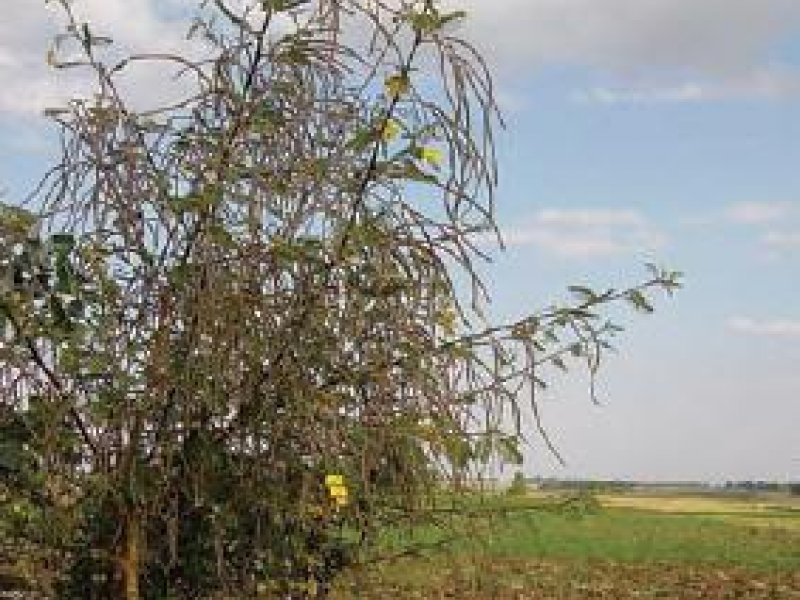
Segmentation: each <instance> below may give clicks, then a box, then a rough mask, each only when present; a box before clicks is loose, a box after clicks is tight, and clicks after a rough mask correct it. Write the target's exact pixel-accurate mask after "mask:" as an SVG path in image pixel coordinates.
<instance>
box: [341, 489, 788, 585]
mask: <svg viewBox="0 0 800 600" xmlns="http://www.w3.org/2000/svg"><path fill="white" fill-rule="evenodd" d="M600 499H601V501H602V503H603V504H604V505H605V506H604V507H602V508H600V509H597V510H589V511H588V512H582V513H581V512H577V511H575V510H566V511H564V510H558V509H556V508H554V504H556V503H555V502H553V501H552V500H548V499H543V498H541V497H526V498H522V499H513V500H508V501H506V500H504V501H502V502H501V503H500V504H499V505H500V506H504V507H505V508H512V509H515V510H514V511H513V512H511V513H510V514H509V516H508V517H507V518H504V519H498V520H495V521H493V522H492V523H491V524H490V525H489V526H488V527H487V528H486V529H485V530H484V531H483V534H481V533H480V532H476V533H475V534H474V535H472V536H469V535H468V536H466V537H465V538H462V539H459V540H458V541H457V542H455V543H453V544H451V545H450V546H449V547H447V548H446V549H437V550H432V551H428V552H425V553H423V554H422V555H419V556H414V557H408V558H403V559H402V560H399V561H392V562H389V563H385V564H382V565H379V566H373V567H371V568H370V569H368V570H365V572H363V573H360V574H359V573H355V574H350V575H349V576H348V577H346V578H345V579H344V580H343V581H342V582H341V585H340V587H339V590H338V594H337V595H336V597H337V598H470V599H476V598H495V599H498V600H499V599H506V598H508V599H510V598H514V599H523V598H542V599H545V598H553V599H555V598H576V599H577V598H787V599H788V598H800V512H798V511H797V510H796V508H795V507H794V506H793V505H791V504H789V503H788V501H787V503H780V502H779V503H777V504H776V503H775V502H774V501H771V503H770V504H765V503H764V502H755V501H754V502H743V501H741V500H738V499H735V500H734V499H730V500H729V499H714V500H713V506H712V503H711V502H707V501H706V500H705V499H692V498H681V501H680V503H678V504H676V503H675V502H672V500H674V499H673V498H667V499H665V500H664V501H659V500H658V498H654V497H651V498H636V497H616V496H615V497H601V498H600ZM440 534H441V532H438V531H436V530H434V529H431V528H427V529H425V530H423V531H418V532H416V535H415V538H414V542H416V543H423V544H424V543H427V542H434V541H436V540H437V538H438V537H440ZM403 543H407V542H401V538H400V537H399V536H393V535H389V536H387V545H388V546H394V547H395V548H399V547H400V546H401V545H402V544H403Z"/></svg>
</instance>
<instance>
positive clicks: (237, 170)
mask: <svg viewBox="0 0 800 600" xmlns="http://www.w3.org/2000/svg"><path fill="white" fill-rule="evenodd" d="M57 4H59V5H60V6H61V8H62V10H63V13H64V15H65V16H66V19H67V29H66V31H65V33H64V34H63V35H62V36H60V37H59V38H58V44H57V45H56V46H54V48H53V49H52V50H51V51H50V53H49V54H48V60H49V61H50V63H51V64H52V65H53V66H54V67H56V68H79V69H86V70H88V71H89V72H91V73H93V75H94V77H95V78H96V86H95V90H94V91H95V92H96V93H95V95H94V96H93V97H91V99H86V98H84V99H74V100H72V101H71V102H69V104H68V105H66V106H65V107H62V108H57V109H51V110H49V111H48V115H49V116H50V117H51V118H52V119H53V120H54V121H55V123H56V124H57V125H58V127H59V130H60V135H61V139H62V148H63V155H62V157H61V159H60V161H59V162H58V164H56V165H55V166H54V167H53V168H52V169H51V170H50V171H48V173H47V174H46V176H45V177H44V179H43V180H42V182H41V183H40V184H39V185H38V186H37V187H36V189H35V190H34V192H33V193H32V195H31V198H30V200H29V203H28V205H27V206H28V207H29V210H30V211H31V213H23V212H21V211H14V210H12V209H10V208H9V209H8V211H9V212H8V215H6V216H4V221H3V222H4V223H5V225H4V228H3V229H2V238H1V239H0V249H2V256H3V259H4V262H3V272H2V275H3V277H4V278H5V280H6V281H7V285H6V286H5V287H4V288H3V291H2V297H1V298H0V313H2V315H3V327H4V331H5V338H4V342H3V346H2V353H1V354H0V378H2V379H3V382H4V386H3V391H2V392H0V401H2V427H4V428H12V427H13V428H16V430H17V431H19V435H18V439H19V440H20V442H19V443H17V444H16V445H15V446H14V448H13V452H11V451H8V452H6V450H5V447H4V450H3V452H4V454H3V460H4V461H5V463H8V465H7V466H8V469H7V472H9V473H13V474H14V477H11V476H8V477H6V476H5V475H4V481H5V482H6V484H7V485H8V486H11V487H13V489H14V490H15V493H16V494H18V495H20V496H22V497H25V498H27V499H28V500H27V501H28V502H29V510H30V519H31V520H32V521H36V522H39V523H46V524H47V526H46V527H45V526H40V527H36V528H34V533H33V534H30V535H31V536H32V537H33V538H35V539H34V540H33V541H34V542H35V543H36V544H38V545H39V546H41V547H43V548H47V549H49V550H51V551H54V552H57V553H59V556H61V557H62V561H63V564H64V565H66V566H67V568H65V569H64V572H63V573H61V575H62V577H61V583H60V585H61V587H60V588H59V590H60V591H59V593H60V594H61V595H63V596H65V597H82V598H93V597H125V598H127V599H129V600H133V599H135V598H139V597H145V598H164V597H187V598H189V597H191V598H196V597H207V596H212V595H213V594H214V593H217V592H219V593H227V594H235V595H237V597H241V596H248V597H249V596H256V595H259V594H271V593H274V594H277V595H279V596H280V597H287V596H289V597H309V596H317V595H322V594H324V591H325V588H326V586H327V584H328V583H329V582H330V581H331V580H332V578H333V577H334V576H335V575H336V573H337V572H338V571H339V570H341V569H342V568H343V567H344V566H345V565H346V564H347V563H348V562H350V561H352V560H354V559H356V558H357V556H358V553H359V552H361V551H364V550H365V549H369V548H371V547H373V546H374V544H375V542H376V539H377V538H376V534H377V532H379V531H381V530H382V529H383V528H385V527H391V526H396V525H399V524H403V523H413V522H419V520H420V519H426V518H435V516H436V510H435V507H436V503H437V502H439V501H440V496H441V492H442V490H445V489H448V488H452V489H455V490H458V489H461V485H462V483H463V481H464V478H465V477H466V476H468V474H469V473H470V472H471V471H472V470H475V469H478V468H480V467H481V465H484V464H486V463H487V462H488V461H490V460H492V459H499V460H504V461H511V462H518V461H519V460H521V454H520V444H521V443H522V442H523V441H524V439H525V435H526V432H525V431H524V428H523V426H522V422H523V419H522V416H523V412H524V411H525V410H529V411H532V414H533V417H534V419H535V421H536V423H537V426H538V429H539V433H540V434H541V435H543V436H545V439H546V435H545V433H544V430H543V429H542V427H541V425H539V420H538V411H537V406H536V391H537V389H540V388H541V387H544V386H545V385H546V383H545V376H546V373H547V370H548V369H551V368H559V369H566V368H567V367H568V366H569V364H570V361H572V362H573V363H574V361H576V360H578V361H583V362H584V364H585V365H586V367H587V368H588V370H589V372H590V374H591V376H592V378H593V377H594V375H595V373H596V372H597V369H598V367H599V364H600V361H601V357H602V354H603V352H604V350H605V349H606V348H608V347H609V340H610V338H611V337H613V335H614V334H615V333H616V332H617V331H618V327H616V326H615V325H613V324H610V323H608V322H606V321H605V319H604V318H603V316H602V314H601V309H602V307H603V306H605V305H608V304H610V303H614V302H617V301H627V302H629V303H631V304H632V305H633V306H634V307H635V308H637V309H640V310H644V311H647V312H649V311H651V310H652V308H651V304H650V300H649V299H648V297H647V294H648V292H649V291H651V290H654V289H659V288H660V289H664V290H666V291H668V292H671V291H672V290H674V289H675V288H676V287H677V286H678V274H676V273H673V272H668V271H664V270H661V269H657V268H656V267H651V276H650V277H649V278H648V279H647V280H646V281H644V282H642V283H641V284H638V285H636V286H634V287H632V288H630V289H625V290H606V291H603V292H595V291H593V290H590V289H588V288H584V287H579V286H576V287H573V288H571V289H572V291H573V293H574V294H575V295H576V300H575V302H574V303H573V304H572V305H570V306H553V307H549V308H546V309H544V310H540V311H538V312H535V313H532V314H531V315H530V316H529V317H526V318H524V319H522V320H520V321H518V322H514V323H509V324H504V325H498V326H491V327H486V326H485V325H482V323H484V316H483V309H484V308H485V297H484V290H483V284H482V282H481V280H480V278H479V276H478V273H477V272H476V270H475V261H476V260H480V259H481V258H482V256H483V254H482V251H481V246H480V243H482V241H483V240H485V237H486V235H487V233H488V234H493V233H496V229H497V228H496V224H495V221H494V189H495V184H496V173H495V164H494V151H493V137H492V131H493V128H494V127H495V126H496V124H497V123H498V115H497V111H496V107H495V104H494V97H493V91H492V84H491V78H490V76H489V73H488V72H487V70H486V67H485V65H484V63H483V61H482V59H481V57H480V55H479V54H478V53H477V51H476V50H475V49H474V48H473V47H472V46H471V45H469V43H467V42H466V41H464V40H462V39H460V38H459V37H458V36H457V34H456V32H455V29H454V28H455V25H456V23H457V22H458V21H460V20H461V19H463V18H464V14H463V13H462V12H460V11H457V12H446V11H444V10H442V9H441V8H440V7H438V6H437V4H436V3H435V2H433V1H432V0H429V1H425V2H411V1H406V0H396V1H391V2H383V1H378V2H372V1H370V2H368V1H366V0H315V1H313V2H311V1H303V0H262V1H260V2H251V3H247V2H244V3H243V6H241V7H240V8H238V9H234V8H232V7H231V6H228V5H227V4H226V3H225V2H223V0H214V1H213V2H202V3H201V6H200V8H199V9H198V13H197V16H196V18H195V20H194V21H193V22H192V25H191V28H190V35H191V36H193V38H194V39H195V40H196V41H197V44H198V45H200V46H201V47H202V48H203V53H202V55H201V56H200V57H197V56H194V57H188V56H181V55H168V54H159V55H155V54H138V55H130V56H126V57H124V58H119V57H117V56H115V55H114V54H113V53H111V51H110V49H109V48H108V46H109V45H110V43H111V42H110V39H109V38H106V37H104V36H103V35H100V34H99V33H96V32H95V31H94V30H93V29H92V27H91V25H90V24H87V23H84V22H82V21H81V20H80V19H79V18H78V17H77V16H76V13H75V12H74V10H75V9H74V7H73V6H72V4H71V3H70V2H68V1H67V0H58V1H57ZM240 4H241V3H240ZM76 56H77V58H76ZM153 61H157V62H159V63H160V64H162V65H163V67H164V68H165V69H174V70H175V71H176V73H177V74H178V75H179V76H180V77H181V79H182V81H183V84H184V86H185V87H184V89H185V97H184V98H183V100H181V101H180V102H171V103H169V104H166V105H164V106H161V107H159V108H156V109H149V110H146V111H143V110H136V109H134V108H133V106H132V105H131V104H130V103H129V101H128V100H127V98H126V96H125V94H123V92H122V91H121V88H120V86H119V78H120V77H121V76H122V75H123V74H124V73H125V72H126V70H127V69H128V68H130V67H131V66H132V65H136V64H140V63H145V62H147V63H150V62H153ZM12 213H13V214H12ZM31 214H34V215H35V219H33V218H31ZM456 278H459V279H460V280H463V279H466V281H467V282H468V285H467V286H466V287H467V288H469V289H471V293H469V292H468V293H466V294H465V293H464V292H463V287H464V286H458V285H456V283H454V282H455V280H456ZM524 390H527V394H529V399H530V401H529V403H527V404H526V403H525V401H523V400H521V395H520V394H521V392H523V391H524ZM526 407H527V408H526ZM12 455H13V461H12V460H11V459H10V457H12ZM6 459H8V460H6ZM5 463H4V464H5ZM12 463H13V464H12ZM23 467H24V468H23ZM4 472H5V471H4ZM21 473H24V474H26V476H25V480H26V482H27V483H26V484H25V485H22V484H20V483H19V482H18V480H17V479H16V478H15V477H16V475H18V474H21Z"/></svg>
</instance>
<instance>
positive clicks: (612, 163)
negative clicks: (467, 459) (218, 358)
mask: <svg viewBox="0 0 800 600" xmlns="http://www.w3.org/2000/svg"><path fill="white" fill-rule="evenodd" d="M187 2H189V0H183V1H182V0H167V1H165V0H161V1H159V2H156V1H155V0H135V1H131V0H75V6H76V9H77V10H79V11H86V13H87V14H92V15H93V16H94V19H95V21H96V22H98V23H99V24H101V25H102V26H103V28H104V30H111V31H114V32H115V37H116V38H117V39H118V40H122V41H123V42H124V43H127V44H129V45H131V46H136V47H146V48H161V49H170V48H173V47H174V44H176V43H177V42H176V41H175V40H180V39H181V30H182V28H183V26H184V25H183V24H181V23H178V22H176V21H175V20H174V18H173V17H174V16H175V14H177V13H179V12H180V9H181V7H182V6H185V5H186V4H187ZM447 2H448V3H449V4H450V5H452V6H455V7H459V8H465V9H466V10H467V11H468V13H469V18H468V20H467V21H466V22H465V24H464V25H463V26H462V27H463V31H462V33H463V34H464V35H466V36H468V37H469V38H470V39H471V40H472V41H474V43H475V45H476V46H477V47H478V48H479V49H480V50H481V52H482V53H483V54H484V55H485V56H486V58H487V60H488V62H489V64H490V66H491V68H492V71H493V73H494V75H495V82H496V86H497V95H498V98H499V102H500V104H501V107H502V108H503V111H504V116H505V119H506V128H505V130H504V131H503V132H502V133H501V134H500V136H499V161H500V187H499V190H498V219H499V221H500V224H501V227H502V230H503V232H504V236H505V239H506V242H507V246H508V248H507V250H506V252H504V253H496V254H495V260H494V262H493V264H492V265H491V266H489V267H487V268H486V269H485V272H486V275H487V277H488V279H489V282H490V289H491V291H492V300H493V302H492V306H491V311H490V312H491V314H492V315H493V316H494V317H495V318H496V319H498V320H504V319H511V318H514V317H519V316H521V315H523V314H525V313H526V312H530V311H531V310H533V309H536V308H538V307H540V306H542V305H545V304H550V303H551V302H552V300H553V299H555V298H558V297H560V296H561V297H563V290H565V289H566V287H567V286H568V285H570V284H575V283H589V284H594V285H596V286H598V287H605V286H616V287H620V286H623V285H625V284H626V283H631V282H636V281H637V280H639V279H640V278H642V277H644V276H645V275H646V272H645V270H644V268H643V264H644V263H645V262H648V261H654V262H657V263H659V264H663V265H665V266H668V267H671V268H675V269H678V270H681V271H683V272H684V273H685V274H686V275H685V288H684V289H683V290H682V291H681V292H679V293H678V294H677V295H676V296H675V297H674V298H673V299H670V300H663V301H662V300H659V301H658V302H657V303H656V305H657V312H656V314H655V315H653V316H647V317H642V316H636V315H626V316H624V318H623V324H624V325H625V326H626V332H625V333H624V334H623V335H622V336H621V337H620V339H619V340H618V350H617V352H616V354H614V355H613V356H611V357H609V358H608V360H607V362H606V364H605V367H604V370H603V371H602V373H601V378H600V393H601V400H602V404H601V406H594V405H592V404H591V402H590V401H589V398H588V395H587V392H586V389H585V381H583V379H582V378H581V377H580V376H574V375H573V376H567V377H564V378H562V379H559V380H558V381H557V385H556V386H555V387H554V388H553V390H552V391H551V392H550V393H549V394H548V395H547V396H546V397H543V398H542V411H543V417H544V420H545V426H546V427H547V429H548V431H549V432H550V435H551V437H552V438H553V441H554V442H555V444H556V445H557V447H558V448H559V450H560V451H561V453H562V454H563V455H564V458H565V459H566V462H567V464H566V466H561V465H559V464H558V463H557V462H556V461H555V460H554V458H553V457H552V456H551V455H549V454H548V453H547V451H546V450H545V449H544V448H543V447H542V445H541V444H540V443H537V442H535V441H534V442H532V446H531V448H530V449H529V451H528V460H527V462H526V466H525V470H526V472H527V473H528V474H529V475H542V476H555V477H568V478H584V477H591V478H604V479H640V480H682V481H685V480H692V481H714V482H722V481H726V480H734V479H735V480H745V479H750V480H778V481H787V480H795V481H797V480H800V433H798V431H799V430H800V302H799V301H798V297H800V168H798V167H800V164H799V163H800V2H797V0H703V1H702V2H697V0H491V1H487V0H447ZM7 4H8V5H7V6H4V19H3V20H2V21H0V189H5V191H6V193H5V198H6V199H7V200H9V201H12V202H13V201H14V200H15V199H18V198H20V197H22V195H23V194H24V192H25V191H26V190H27V189H29V187H30V184H31V183H32V182H33V181H35V180H36V177H37V176H38V175H40V174H41V173H42V172H43V170H44V168H45V167H46V166H47V164H48V162H47V161H48V159H49V158H50V157H51V156H52V155H53V153H54V151H55V140H54V139H53V138H52V135H51V134H50V133H48V130H47V129H46V128H45V127H44V122H43V120H42V119H41V117H40V114H41V109H42V108H43V107H44V106H46V105H47V104H48V103H52V102H54V101H55V100H56V99H57V98H59V97H60V96H61V95H63V94H64V93H65V91H68V90H70V89H72V88H73V87H74V86H78V85H79V84H80V82H79V81H75V80H71V79H68V78H66V77H64V76H63V75H61V76H58V77H56V76H55V75H54V74H53V72H52V71H50V70H48V69H47V68H46V65H45V52H46V49H47V47H48V44H49V40H50V35H51V34H52V32H53V31H54V29H53V19H52V17H51V16H49V14H50V13H49V12H48V11H47V10H46V9H45V7H44V2H43V1H42V2H31V1H30V0H9V1H8V2H7ZM150 85H155V83H154V82H150ZM143 87H144V88H145V89H146V87H147V86H146V85H145V86H143Z"/></svg>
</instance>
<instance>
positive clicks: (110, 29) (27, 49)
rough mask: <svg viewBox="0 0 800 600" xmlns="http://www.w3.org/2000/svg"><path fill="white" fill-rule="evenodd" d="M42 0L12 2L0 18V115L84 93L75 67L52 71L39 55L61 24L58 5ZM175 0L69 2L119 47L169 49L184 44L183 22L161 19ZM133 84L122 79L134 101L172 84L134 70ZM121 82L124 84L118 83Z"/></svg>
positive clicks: (83, 76) (83, 78)
mask: <svg viewBox="0 0 800 600" xmlns="http://www.w3.org/2000/svg"><path fill="white" fill-rule="evenodd" d="M55 5H56V3H51V4H50V5H49V7H46V6H45V3H44V2H27V1H26V2H12V3H9V6H4V7H3V19H2V20H0V116H2V115H5V116H7V117H8V116H13V115H23V116H27V115H30V116H33V115H38V114H40V113H41V111H42V109H43V108H45V107H47V106H52V105H60V104H62V103H63V102H64V100H65V99H68V98H70V97H74V96H76V95H82V96H85V95H87V92H88V91H90V90H91V88H87V83H89V81H90V79H89V78H88V74H87V73H86V72H85V71H83V70H81V69H71V70H64V71H55V70H53V69H51V68H49V67H48V66H47V65H46V61H45V55H46V52H47V50H48V48H49V47H50V45H51V43H52V40H53V36H54V35H55V34H56V33H58V32H60V31H61V30H62V29H63V26H64V25H65V19H64V18H63V14H62V13H61V12H60V10H61V9H60V8H58V7H56V6H55ZM178 6H180V3H179V2H178V0H138V1H136V2H130V1H127V0H79V1H76V2H74V3H73V8H74V10H75V14H76V17H77V19H78V20H79V21H83V20H88V21H89V22H90V25H91V29H92V31H93V32H95V33H96V34H98V35H108V36H110V37H112V38H113V39H114V42H115V44H114V48H117V49H119V50H120V51H125V52H141V51H145V50H147V51H151V52H170V51H175V50H177V49H178V48H180V47H186V46H187V44H186V43H185V41H184V37H185V35H184V34H185V27H186V22H185V21H180V22H179V21H176V20H171V19H168V18H166V16H165V12H164V11H166V10H172V11H173V12H174V11H175V9H176V7H178ZM136 75H137V82H136V85H135V86H133V85H130V84H127V87H128V88H129V89H132V90H133V91H134V92H135V97H136V98H137V99H139V100H146V99H148V97H149V98H150V99H152V98H153V97H154V96H161V97H164V95H170V94H172V93H175V91H176V88H177V84H175V83H170V81H169V80H167V81H164V78H163V77H162V78H156V77H155V75H154V74H153V73H152V72H145V70H139V72H138V73H137V74H136ZM123 85H126V84H125V83H124V82H123Z"/></svg>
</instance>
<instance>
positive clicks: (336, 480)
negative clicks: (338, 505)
mask: <svg viewBox="0 0 800 600" xmlns="http://www.w3.org/2000/svg"><path fill="white" fill-rule="evenodd" d="M325 485H326V486H327V487H329V488H331V487H335V486H344V477H343V476H342V475H339V474H338V473H329V474H328V475H326V476H325Z"/></svg>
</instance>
